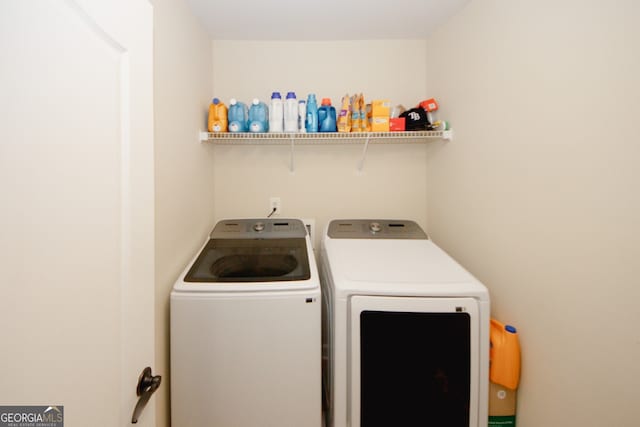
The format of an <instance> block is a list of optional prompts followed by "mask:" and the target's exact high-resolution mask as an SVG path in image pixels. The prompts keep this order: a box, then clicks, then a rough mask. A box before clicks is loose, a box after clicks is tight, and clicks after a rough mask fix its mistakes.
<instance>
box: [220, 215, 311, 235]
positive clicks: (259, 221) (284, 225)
mask: <svg viewBox="0 0 640 427" xmlns="http://www.w3.org/2000/svg"><path fill="white" fill-rule="evenodd" d="M306 235H307V228H306V227H305V226H304V223H303V222H302V221H300V220H299V219H280V218H278V219H272V218H251V219H225V220H222V221H219V222H218V223H217V224H216V226H215V227H214V229H213V231H212V232H211V234H210V235H209V238H211V239H291V238H296V237H303V238H304V237H305V236H306Z"/></svg>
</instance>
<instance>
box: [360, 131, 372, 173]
mask: <svg viewBox="0 0 640 427" xmlns="http://www.w3.org/2000/svg"><path fill="white" fill-rule="evenodd" d="M370 139H371V136H369V135H367V139H365V141H364V149H363V150H362V158H361V159H360V163H359V164H358V172H362V169H364V159H365V157H367V149H368V148H369V140H370Z"/></svg>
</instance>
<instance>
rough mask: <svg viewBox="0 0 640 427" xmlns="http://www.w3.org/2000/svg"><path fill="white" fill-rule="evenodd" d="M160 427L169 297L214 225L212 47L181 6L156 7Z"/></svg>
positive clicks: (178, 1) (165, 408)
mask: <svg viewBox="0 0 640 427" xmlns="http://www.w3.org/2000/svg"><path fill="white" fill-rule="evenodd" d="M153 5H154V44H155V46H154V56H155V58H154V72H155V76H154V80H155V81H154V91H155V170H156V180H155V186H156V194H155V199H156V224H155V227H156V231H155V232H156V364H155V368H154V372H155V371H157V372H158V373H159V374H160V375H162V377H163V384H162V387H161V388H160V389H159V390H158V392H157V393H156V396H155V398H156V402H157V425H158V426H167V425H169V387H170V381H169V293H170V291H171V287H172V286H173V282H174V281H175V280H176V278H177V277H178V275H179V273H180V271H181V270H182V269H183V268H184V266H185V265H186V264H187V262H188V261H189V259H190V258H191V257H192V256H193V255H194V254H195V252H196V251H197V250H198V247H199V246H200V244H201V243H202V239H204V238H205V237H206V235H207V233H208V232H209V231H210V229H211V228H212V226H213V186H212V181H213V173H212V170H213V169H212V165H213V150H212V147H210V146H207V145H203V144H200V142H199V141H198V132H199V131H200V130H201V129H202V126H203V124H204V123H205V117H206V112H207V111H208V104H209V102H211V100H210V95H211V40H210V37H209V36H208V34H206V32H205V31H204V30H203V29H202V28H201V27H200V24H199V22H198V21H197V20H196V19H195V18H194V17H193V15H192V14H191V12H190V10H189V9H188V8H187V6H186V4H185V2H184V1H183V0H154V1H153Z"/></svg>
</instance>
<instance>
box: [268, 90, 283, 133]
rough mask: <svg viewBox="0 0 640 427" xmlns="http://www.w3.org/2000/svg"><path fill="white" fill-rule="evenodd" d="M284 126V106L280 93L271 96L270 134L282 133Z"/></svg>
mask: <svg viewBox="0 0 640 427" xmlns="http://www.w3.org/2000/svg"><path fill="white" fill-rule="evenodd" d="M283 125H284V105H283V103H282V97H281V96H280V92H273V93H272V94H271V104H270V105H269V132H282V131H283Z"/></svg>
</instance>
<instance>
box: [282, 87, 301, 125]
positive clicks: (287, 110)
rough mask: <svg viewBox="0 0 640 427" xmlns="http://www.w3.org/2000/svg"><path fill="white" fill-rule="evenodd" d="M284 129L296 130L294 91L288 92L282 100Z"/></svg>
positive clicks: (296, 105) (296, 112)
mask: <svg viewBox="0 0 640 427" xmlns="http://www.w3.org/2000/svg"><path fill="white" fill-rule="evenodd" d="M284 131H285V132H298V100H297V99H296V93H295V92H288V93H287V98H286V99H285V101H284Z"/></svg>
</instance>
